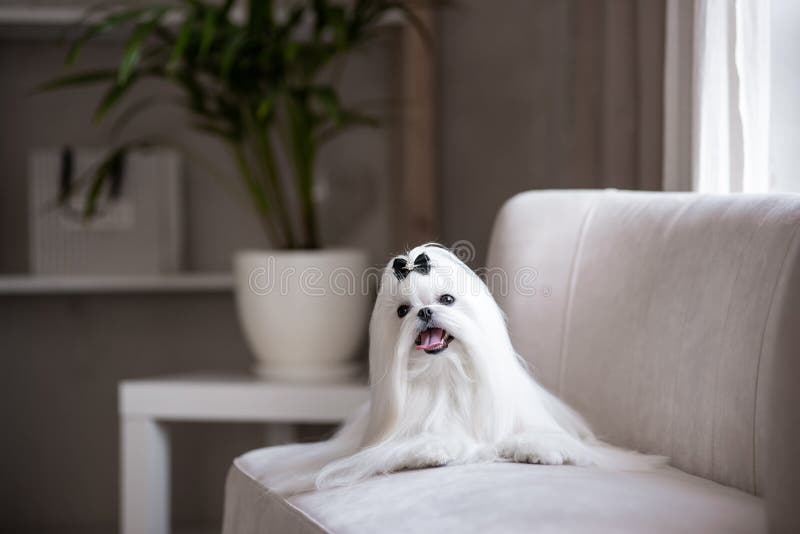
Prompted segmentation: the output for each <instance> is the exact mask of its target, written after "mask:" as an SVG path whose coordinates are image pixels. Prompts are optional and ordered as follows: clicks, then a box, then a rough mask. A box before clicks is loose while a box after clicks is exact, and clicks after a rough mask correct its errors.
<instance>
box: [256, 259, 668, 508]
mask: <svg viewBox="0 0 800 534" xmlns="http://www.w3.org/2000/svg"><path fill="white" fill-rule="evenodd" d="M369 337H370V344H369V365H370V373H369V374H370V384H371V400H370V402H369V403H368V404H367V405H365V406H364V407H362V408H361V409H360V410H359V411H358V412H357V413H356V414H355V415H354V416H353V417H352V418H351V419H350V420H349V421H348V422H347V423H346V424H345V425H344V426H343V427H342V428H341V430H340V431H339V432H338V433H337V434H336V435H335V436H334V437H333V438H332V439H331V440H330V441H327V442H324V443H316V444H308V445H289V446H285V447H277V448H274V453H273V454H274V456H273V458H274V462H273V464H272V465H273V467H274V466H276V465H277V466H280V470H281V471H282V472H283V474H282V475H281V474H279V475H278V476H277V478H275V479H274V480H273V483H271V484H270V485H271V486H272V487H273V488H274V489H275V490H277V491H280V492H283V493H294V492H298V491H304V490H307V489H311V488H314V487H316V488H318V489H322V488H328V487H334V486H342V485H348V484H353V483H356V482H359V481H361V480H364V479H366V478H368V477H371V476H373V475H376V474H381V473H390V472H393V471H399V470H403V469H415V468H421V467H433V466H443V465H453V464H465V463H473V462H490V461H513V462H525V463H534V464H548V465H556V464H573V465H595V466H599V467H605V468H613V469H646V468H649V467H653V466H655V465H657V464H661V463H663V461H664V459H663V458H662V457H655V456H646V455H641V454H637V453H634V452H631V451H624V450H621V449H616V448H613V447H611V446H609V445H606V444H605V443H603V442H601V441H599V440H598V439H596V438H595V436H594V434H593V433H592V431H591V430H590V429H589V427H588V426H587V424H586V423H585V422H584V420H583V419H582V418H581V417H580V415H578V414H577V413H575V412H574V411H573V410H572V409H570V408H569V407H568V406H567V405H566V404H564V403H563V402H562V401H560V400H559V399H557V398H556V397H555V396H553V395H552V394H550V393H549V392H548V391H547V390H545V389H544V388H543V387H542V386H540V385H539V384H538V383H537V382H536V381H535V380H534V379H533V378H532V377H531V375H530V374H529V373H528V372H527V370H526V368H525V365H524V364H523V363H522V359H521V358H520V356H519V355H518V354H517V353H516V351H515V350H514V347H513V346H512V345H511V340H510V338H509V335H508V331H507V329H506V321H505V317H504V315H503V312H502V311H501V310H500V308H499V307H498V306H497V304H496V303H495V301H494V299H493V298H492V295H491V294H490V293H489V289H488V288H487V287H486V285H485V284H484V283H483V281H481V279H480V278H479V277H478V276H477V275H476V274H475V273H474V272H473V271H472V270H471V269H470V268H469V267H467V266H466V265H465V264H464V263H462V262H461V261H459V260H458V258H456V257H455V256H454V255H453V254H452V253H451V252H450V251H448V250H447V249H445V248H443V247H441V246H439V245H436V244H427V245H422V246H419V247H417V248H415V249H413V250H411V251H410V252H409V253H408V254H407V255H405V256H400V257H397V258H393V259H392V260H391V261H390V262H389V264H388V265H387V266H386V269H385V271H384V273H383V276H382V280H381V286H380V290H379V292H378V297H377V300H376V302H375V307H374V309H373V311H372V319H371V321H370V326H369Z"/></svg>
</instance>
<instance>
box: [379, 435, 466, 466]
mask: <svg viewBox="0 0 800 534" xmlns="http://www.w3.org/2000/svg"><path fill="white" fill-rule="evenodd" d="M452 460H453V454H452V452H451V451H450V448H449V447H447V445H446V444H445V443H444V442H443V441H439V440H429V441H426V442H425V443H420V444H418V445H415V446H414V447H411V448H409V450H408V451H405V452H404V453H403V454H402V456H401V457H400V459H399V460H398V462H397V464H396V466H395V469H393V470H394V471H400V470H403V469H421V468H423V467H441V466H443V465H447V464H448V463H450V462H451V461H452Z"/></svg>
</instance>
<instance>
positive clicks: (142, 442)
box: [120, 416, 170, 534]
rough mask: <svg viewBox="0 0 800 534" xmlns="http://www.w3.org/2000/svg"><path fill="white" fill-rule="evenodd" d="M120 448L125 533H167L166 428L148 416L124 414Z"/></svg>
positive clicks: (168, 469)
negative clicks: (126, 415)
mask: <svg viewBox="0 0 800 534" xmlns="http://www.w3.org/2000/svg"><path fill="white" fill-rule="evenodd" d="M120 449H121V450H120V453H121V455H120V462H121V466H120V467H121V488H120V507H121V510H120V512H121V528H120V530H121V532H122V534H168V532H169V509H170V490H169V485H170V484H169V482H170V481H169V478H170V466H169V463H170V454H169V452H170V451H169V435H168V433H167V429H166V428H165V427H164V425H163V424H160V423H159V422H158V421H156V420H155V419H151V418H148V417H141V416H131V417H123V418H122V420H121V422H120Z"/></svg>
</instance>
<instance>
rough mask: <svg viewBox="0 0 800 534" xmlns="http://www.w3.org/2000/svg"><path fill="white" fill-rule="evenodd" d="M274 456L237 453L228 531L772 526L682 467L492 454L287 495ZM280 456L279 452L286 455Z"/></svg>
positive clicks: (758, 503) (746, 503) (754, 507)
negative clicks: (636, 468) (487, 459)
mask: <svg viewBox="0 0 800 534" xmlns="http://www.w3.org/2000/svg"><path fill="white" fill-rule="evenodd" d="M275 459H276V458H275V456H274V454H273V455H271V451H270V449H259V450H256V451H252V452H250V453H248V454H245V455H244V456H241V457H239V458H237V459H236V460H235V461H234V464H233V466H232V468H231V471H230V473H229V476H228V483H227V488H226V493H227V494H226V505H225V526H224V533H225V534H249V533H256V532H258V533H271V532H276V533H277V532H279V533H312V532H342V533H356V532H365V533H374V532H403V533H409V532H458V533H469V532H476V533H477V532H481V533H482V532H568V533H572V532H615V533H623V532H630V533H637V534H638V533H645V532H659V533H662V532H663V533H668V532H670V533H671V532H681V533H688V532H702V533H715V532H719V533H723V532H724V533H728V534H729V533H736V532H741V533H743V534H744V533H747V534H754V533H759V532H766V530H767V529H766V520H765V515H764V507H763V503H762V500H761V499H759V498H757V497H754V496H752V495H750V494H747V493H744V492H741V491H739V490H735V489H732V488H728V487H725V486H721V485H719V484H716V483H714V482H710V481H708V480H704V479H701V478H698V477H695V476H691V475H688V474H686V473H683V472H681V471H678V470H676V469H673V468H664V469H660V470H657V471H650V472H610V471H602V470H599V469H594V468H587V467H573V466H540V465H527V464H514V463H492V464H476V465H463V466H449V467H440V468H433V469H420V470H414V471H404V472H401V473H395V474H392V475H388V476H383V477H376V478H373V479H370V480H367V481H366V482H363V483H361V484H357V485H354V486H351V487H347V488H338V489H334V490H326V491H315V492H310V493H304V494H299V495H295V496H292V497H290V498H288V500H287V499H284V498H282V497H281V496H279V495H277V494H275V493H273V492H271V491H270V489H269V487H270V477H271V474H272V473H274V470H273V468H272V466H274V465H275ZM278 463H279V462H278Z"/></svg>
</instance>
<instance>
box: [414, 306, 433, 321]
mask: <svg viewBox="0 0 800 534" xmlns="http://www.w3.org/2000/svg"><path fill="white" fill-rule="evenodd" d="M417 317H419V318H420V319H422V320H423V321H426V322H427V321H430V320H431V317H433V310H431V309H430V308H422V309H421V310H419V313H417Z"/></svg>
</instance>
